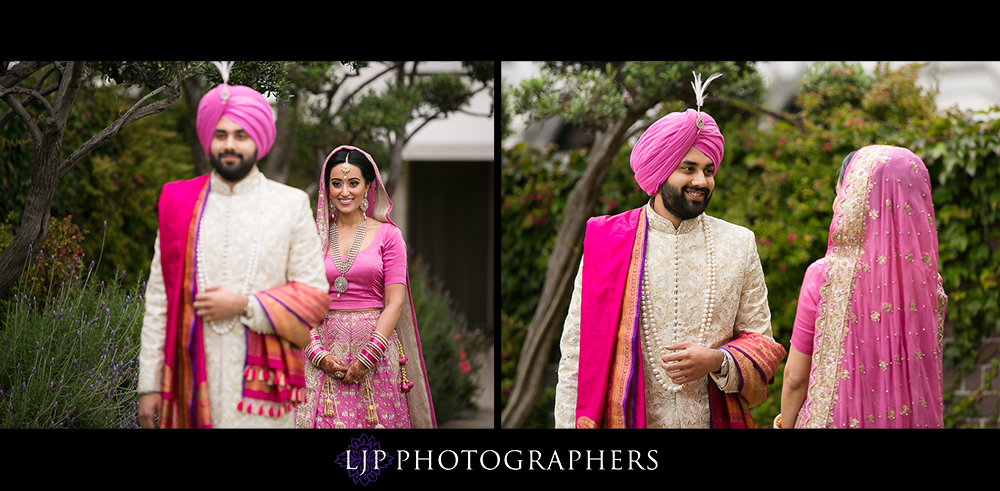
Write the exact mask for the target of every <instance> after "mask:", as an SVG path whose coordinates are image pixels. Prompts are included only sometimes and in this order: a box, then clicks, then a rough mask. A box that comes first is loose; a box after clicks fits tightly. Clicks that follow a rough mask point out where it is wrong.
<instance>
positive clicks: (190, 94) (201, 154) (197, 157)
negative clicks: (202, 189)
mask: <svg viewBox="0 0 1000 491" xmlns="http://www.w3.org/2000/svg"><path fill="white" fill-rule="evenodd" d="M183 87H184V105H185V106H186V107H187V121H188V127H189V128H190V130H189V132H188V141H190V142H192V143H191V161H192V162H193V163H194V172H195V176H203V175H205V174H208V173H209V172H212V163H211V162H209V160H208V154H206V153H205V149H204V148H203V147H202V146H201V140H199V139H198V103H200V102H201V96H202V95H204V94H202V92H201V87H200V86H199V85H198V80H196V79H194V78H187V79H184V82H183ZM191 136H193V138H191Z"/></svg>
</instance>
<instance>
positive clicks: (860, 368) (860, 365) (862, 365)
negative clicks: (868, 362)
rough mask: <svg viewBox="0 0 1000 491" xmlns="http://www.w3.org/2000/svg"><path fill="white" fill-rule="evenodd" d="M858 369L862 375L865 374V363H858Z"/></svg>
mask: <svg viewBox="0 0 1000 491" xmlns="http://www.w3.org/2000/svg"><path fill="white" fill-rule="evenodd" d="M858 371H859V372H861V374H862V375H864V373H865V364H864V363H858Z"/></svg>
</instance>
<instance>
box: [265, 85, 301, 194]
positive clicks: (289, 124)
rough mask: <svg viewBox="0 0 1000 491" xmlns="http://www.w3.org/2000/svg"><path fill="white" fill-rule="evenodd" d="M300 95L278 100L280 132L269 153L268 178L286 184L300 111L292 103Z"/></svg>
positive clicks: (295, 101) (297, 99)
mask: <svg viewBox="0 0 1000 491" xmlns="http://www.w3.org/2000/svg"><path fill="white" fill-rule="evenodd" d="M300 99H301V98H300V97H296V96H294V95H293V96H292V97H290V98H289V99H288V101H286V102H284V103H282V102H278V119H277V121H276V123H275V125H276V126H277V128H278V133H277V135H276V136H275V138H274V145H272V146H271V151H270V152H268V153H267V172H266V174H267V178H268V179H270V180H272V181H276V182H280V183H282V184H284V183H285V182H287V181H288V166H289V165H290V162H291V160H292V147H293V144H294V139H293V138H292V128H294V127H295V119H294V118H295V117H296V115H297V114H298V111H297V110H295V109H293V108H292V105H296V104H298V101H299V100H300Z"/></svg>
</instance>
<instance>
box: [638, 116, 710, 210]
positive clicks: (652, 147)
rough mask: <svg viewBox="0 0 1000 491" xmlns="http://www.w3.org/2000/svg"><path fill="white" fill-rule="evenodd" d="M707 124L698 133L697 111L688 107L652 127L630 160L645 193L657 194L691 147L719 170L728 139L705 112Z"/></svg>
mask: <svg viewBox="0 0 1000 491" xmlns="http://www.w3.org/2000/svg"><path fill="white" fill-rule="evenodd" d="M701 117H702V119H703V120H704V121H705V125H704V126H703V127H702V128H701V133H700V134H699V132H698V126H697V120H698V111H695V110H694V109H688V110H687V111H684V112H682V113H670V114H668V115H666V116H664V117H662V118H660V119H659V120H657V121H656V122H655V123H653V124H652V125H650V126H649V128H647V129H646V131H645V132H643V134H642V136H640V137H639V141H638V142H636V144H635V146H634V147H632V156H631V158H630V162H631V165H632V171H633V172H635V181H636V182H638V183H639V187H640V188H642V190H643V191H645V192H646V194H648V195H650V196H652V195H654V194H656V192H657V190H659V189H660V186H661V185H663V183H664V182H665V181H666V180H667V178H668V177H670V174H671V173H673V172H674V169H676V168H677V166H678V165H680V163H681V160H682V159H683V158H684V155H686V154H687V152H688V150H689V149H690V148H691V147H694V148H697V149H698V150H700V151H701V152H702V153H704V154H705V156H707V157H708V158H710V159H712V162H713V163H714V164H715V169H716V171H718V169H719V163H720V162H722V154H723V152H724V148H723V145H724V143H725V140H724V139H723V138H722V132H721V131H719V125H717V124H715V120H714V119H712V117H711V116H709V115H708V113H706V112H704V111H702V113H701Z"/></svg>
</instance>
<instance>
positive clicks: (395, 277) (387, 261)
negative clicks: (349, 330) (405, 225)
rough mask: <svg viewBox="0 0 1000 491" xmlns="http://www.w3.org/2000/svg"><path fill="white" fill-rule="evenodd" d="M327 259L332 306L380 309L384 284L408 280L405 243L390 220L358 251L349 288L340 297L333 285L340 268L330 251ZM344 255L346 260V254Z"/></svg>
mask: <svg viewBox="0 0 1000 491" xmlns="http://www.w3.org/2000/svg"><path fill="white" fill-rule="evenodd" d="M335 247H336V246H334V248H335ZM324 259H325V263H326V278H327V279H328V280H329V281H330V310H357V309H381V308H383V307H384V306H385V305H384V300H385V286H386V285H391V284H393V283H406V243H405V242H403V235H402V234H401V233H400V232H399V229H398V228H396V227H395V226H393V225H392V224H391V223H383V224H382V225H381V226H380V227H379V228H378V230H377V231H376V232H375V238H374V239H373V240H372V243H371V244H369V245H368V246H367V247H365V248H364V249H362V250H361V251H360V252H358V255H357V257H356V258H355V259H354V264H353V265H351V269H349V270H348V271H347V281H348V283H349V284H348V287H347V291H346V292H344V293H341V294H340V297H337V290H335V289H334V288H333V282H334V280H336V279H337V278H338V277H340V272H339V271H337V267H336V266H335V265H334V263H333V257H332V256H330V255H329V254H327V255H326V257H325V258H324ZM341 259H342V260H344V261H346V260H347V256H341Z"/></svg>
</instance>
